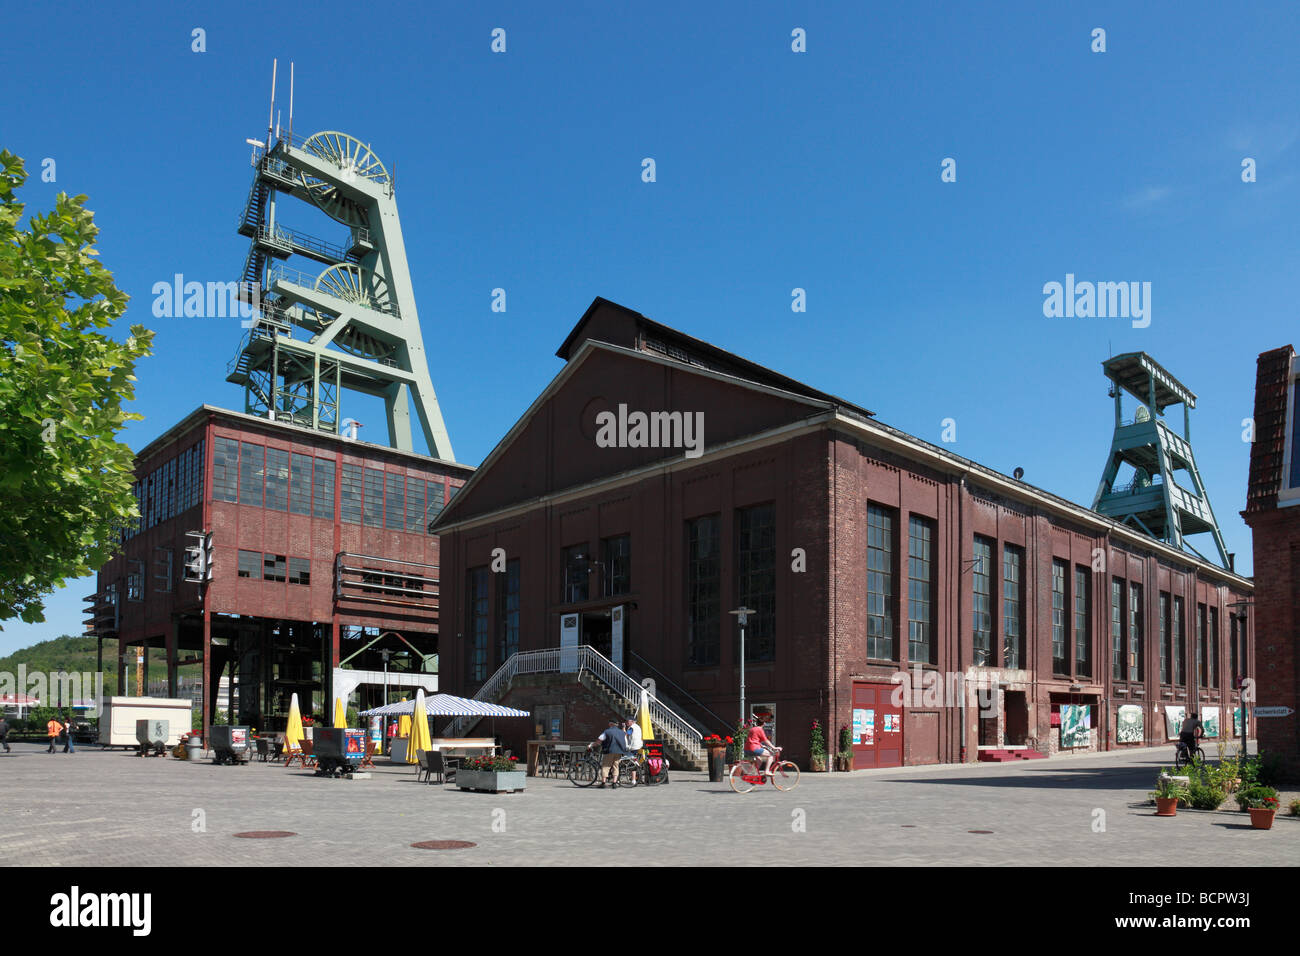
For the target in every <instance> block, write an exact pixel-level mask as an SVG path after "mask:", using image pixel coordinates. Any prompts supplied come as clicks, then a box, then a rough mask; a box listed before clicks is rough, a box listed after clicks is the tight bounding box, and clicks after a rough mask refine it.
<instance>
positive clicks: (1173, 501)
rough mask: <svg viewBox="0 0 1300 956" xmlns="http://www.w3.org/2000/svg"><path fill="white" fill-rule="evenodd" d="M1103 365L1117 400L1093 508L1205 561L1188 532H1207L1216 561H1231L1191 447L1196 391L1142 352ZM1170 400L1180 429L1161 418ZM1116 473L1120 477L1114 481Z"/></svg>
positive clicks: (1114, 359)
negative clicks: (1130, 404)
mask: <svg viewBox="0 0 1300 956" xmlns="http://www.w3.org/2000/svg"><path fill="white" fill-rule="evenodd" d="M1102 368H1103V369H1104V370H1105V372H1106V377H1107V378H1109V379H1110V381H1111V388H1110V396H1111V397H1112V398H1113V399H1114V400H1115V435H1114V438H1113V439H1112V440H1111V447H1110V454H1109V456H1108V457H1107V459H1106V467H1105V469H1104V471H1103V472H1102V476H1101V483H1100V484H1099V485H1098V486H1097V494H1096V497H1095V498H1094V499H1093V502H1092V509H1093V510H1094V511H1097V512H1099V513H1101V514H1103V515H1106V516H1107V517H1110V518H1114V519H1116V520H1117V521H1121V522H1123V523H1125V524H1129V525H1132V526H1134V527H1136V528H1139V529H1140V530H1142V531H1144V532H1146V533H1147V534H1149V535H1151V537H1153V538H1156V539H1158V540H1160V541H1163V542H1165V543H1166V544H1170V545H1172V546H1173V547H1175V548H1178V549H1179V550H1187V551H1191V552H1192V553H1193V554H1196V555H1197V556H1198V557H1201V558H1202V559H1205V560H1210V559H1208V558H1205V555H1203V554H1201V552H1200V551H1198V550H1197V549H1196V548H1194V547H1192V545H1190V544H1189V543H1188V542H1187V540H1186V538H1187V536H1188V535H1192V534H1209V535H1211V536H1212V537H1213V539H1214V545H1215V547H1216V548H1217V549H1218V552H1219V563H1220V564H1221V566H1222V567H1224V568H1229V560H1228V552H1227V549H1226V548H1225V547H1224V543H1223V535H1222V534H1221V533H1220V531H1219V525H1218V523H1217V522H1216V521H1215V519H1214V510H1213V509H1212V508H1211V507H1210V498H1209V495H1207V494H1206V491H1205V484H1204V482H1203V481H1202V480H1201V474H1200V472H1199V471H1198V470H1197V467H1196V458H1195V456H1194V455H1193V454H1192V444H1191V410H1192V409H1193V408H1195V407H1196V395H1195V394H1194V393H1193V392H1192V391H1191V390H1190V389H1188V388H1187V387H1186V386H1185V385H1183V384H1182V383H1181V382H1180V381H1178V379H1176V378H1174V376H1173V375H1171V374H1170V373H1169V372H1168V371H1167V370H1165V369H1164V368H1163V367H1162V366H1161V365H1160V363H1158V362H1157V361H1156V360H1155V359H1153V358H1152V357H1151V356H1150V355H1147V353H1145V352H1126V353H1124V354H1122V355H1116V356H1113V357H1112V358H1109V359H1107V360H1106V361H1105V362H1103V363H1102ZM1124 392H1128V394H1129V395H1131V396H1132V397H1133V398H1135V399H1136V400H1137V408H1136V410H1135V413H1134V416H1133V418H1132V419H1131V420H1125V418H1124V412H1123V407H1122V398H1123V393H1124ZM1174 405H1181V406H1182V408H1183V427H1182V434H1179V433H1178V432H1177V431H1176V430H1175V429H1174V428H1171V427H1170V426H1169V424H1168V422H1167V421H1166V416H1165V412H1166V410H1167V409H1168V408H1170V407H1171V406H1174ZM1126 466H1127V467H1126ZM1121 475H1122V476H1123V477H1124V478H1125V480H1124V481H1123V482H1121V483H1119V484H1117V483H1116V482H1117V480H1118V479H1120V478H1121Z"/></svg>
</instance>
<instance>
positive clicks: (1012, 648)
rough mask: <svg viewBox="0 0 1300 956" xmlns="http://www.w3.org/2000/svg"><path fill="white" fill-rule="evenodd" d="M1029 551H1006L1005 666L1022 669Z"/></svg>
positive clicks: (1008, 547) (1013, 548) (1007, 547)
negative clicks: (1026, 574)
mask: <svg viewBox="0 0 1300 956" xmlns="http://www.w3.org/2000/svg"><path fill="white" fill-rule="evenodd" d="M1024 573H1025V549H1024V548H1020V547H1017V546H1016V545H1014V544H1008V545H1005V546H1004V547H1003V549H1002V666H1003V667H1010V668H1013V669H1018V668H1021V667H1023V666H1024V660H1025V629H1024V616H1025V611H1024V608H1025V582H1024Z"/></svg>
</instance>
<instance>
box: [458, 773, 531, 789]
mask: <svg viewBox="0 0 1300 956" xmlns="http://www.w3.org/2000/svg"><path fill="white" fill-rule="evenodd" d="M527 779H528V774H526V773H524V771H522V770H509V771H506V772H505V773H497V772H495V771H492V770H457V771H456V786H457V787H458V788H460V789H461V790H481V791H485V792H487V793H512V792H514V791H516V790H522V789H524V782H525V781H526V780H527Z"/></svg>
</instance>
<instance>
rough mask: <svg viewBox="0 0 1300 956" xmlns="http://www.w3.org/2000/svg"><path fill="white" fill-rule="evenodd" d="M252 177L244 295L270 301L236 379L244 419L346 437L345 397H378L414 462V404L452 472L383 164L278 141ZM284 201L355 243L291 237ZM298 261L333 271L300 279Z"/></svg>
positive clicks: (393, 441)
mask: <svg viewBox="0 0 1300 956" xmlns="http://www.w3.org/2000/svg"><path fill="white" fill-rule="evenodd" d="M250 142H251V141H250ZM253 166H254V169H255V170H256V172H255V174H254V177H253V185H252V188H251V189H250V190H249V193H248V202H247V204H246V205H245V207H244V212H243V215H242V216H241V217H240V219H239V232H240V234H241V235H245V236H248V237H249V238H250V239H251V240H252V245H251V248H250V249H249V252H248V258H247V260H246V261H245V264H244V274H243V277H242V278H243V282H244V283H245V285H242V286H241V289H245V290H247V289H257V290H260V291H261V308H260V310H258V312H257V313H256V316H255V318H254V319H252V320H250V321H249V323H247V324H249V325H251V328H249V331H248V333H247V335H246V336H245V338H244V340H243V343H242V344H241V347H240V352H239V355H238V357H237V358H236V359H235V360H234V361H233V362H232V363H231V366H230V374H229V375H228V376H227V381H230V382H234V383H236V384H238V385H243V386H244V395H245V398H244V408H245V411H247V412H248V413H249V414H252V415H260V416H263V417H271V416H272V415H273V416H274V418H275V419H276V420H277V421H290V422H293V423H294V424H296V425H301V426H303V427H305V428H313V429H319V430H321V431H328V432H335V433H337V432H338V430H339V423H340V421H341V417H340V398H341V395H342V393H343V392H344V391H345V390H351V391H356V392H361V393H364V394H368V395H376V396H379V397H381V398H383V400H384V405H385V409H386V412H387V418H388V440H389V444H390V445H392V447H394V448H398V449H402V450H404V451H412V450H413V449H412V446H411V423H410V406H411V404H412V403H413V404H414V406H415V411H416V414H417V415H418V416H419V419H420V426H421V427H422V428H423V430H424V439H425V442H426V443H427V445H428V448H429V454H431V455H432V456H434V457H436V458H442V459H445V460H447V461H454V460H455V458H454V455H453V453H452V449H451V439H450V438H449V437H448V435H447V429H446V426H445V425H444V424H443V421H442V413H441V411H440V410H439V408H438V399H437V397H436V396H435V394H434V391H433V382H432V381H431V380H430V378H429V368H428V362H427V359H426V357H425V354H424V343H423V340H422V338H421V335H420V322H419V316H418V313H417V311H416V307H415V295H414V292H413V290H412V288H411V277H410V272H409V269H408V267H407V262H406V247H405V245H404V244H403V242H402V228H401V224H400V223H399V221H398V217H397V201H396V199H395V198H394V187H393V178H392V176H391V175H389V172H388V170H387V169H386V168H385V167H384V164H383V163H382V162H380V160H379V157H377V156H376V155H375V154H374V153H373V152H371V150H370V147H369V146H368V145H366V144H364V143H361V142H360V141H359V140H357V139H356V138H354V137H352V136H349V135H347V134H346V133H338V132H322V133H316V134H315V135H313V136H309V137H307V138H306V139H305V140H299V139H297V138H295V137H294V136H293V135H292V134H291V133H290V134H287V135H277V136H275V137H274V138H271V137H270V136H268V145H267V146H266V147H260V146H259V148H257V149H256V150H255V152H254V154H253ZM280 197H289V198H292V199H297V200H300V201H303V202H309V203H312V204H313V205H315V206H317V207H319V208H320V209H321V210H323V211H324V212H325V213H326V214H327V215H329V216H330V217H331V218H332V219H334V220H335V221H337V222H339V223H342V224H343V225H344V226H346V227H347V228H348V238H347V241H346V242H344V243H341V244H339V243H334V242H330V241H328V240H325V239H321V238H317V237H315V236H310V235H305V234H303V233H301V232H299V231H297V230H294V229H291V228H289V227H288V226H285V225H283V224H282V223H281V222H280V221H279V209H278V201H279V199H280ZM290 256H301V257H303V258H306V259H310V260H313V261H315V262H317V263H320V264H321V265H323V266H324V268H323V269H322V270H321V271H320V272H319V273H309V272H303V271H301V270H298V269H295V268H291V267H289V266H288V265H286V264H285V262H284V260H286V259H288V258H289V257H290ZM295 335H296V336H297V337H295Z"/></svg>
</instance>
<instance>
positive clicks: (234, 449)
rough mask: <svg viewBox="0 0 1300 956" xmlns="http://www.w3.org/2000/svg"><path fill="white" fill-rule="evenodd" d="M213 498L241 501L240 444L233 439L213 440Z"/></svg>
mask: <svg viewBox="0 0 1300 956" xmlns="http://www.w3.org/2000/svg"><path fill="white" fill-rule="evenodd" d="M212 497H213V499H214V500H216V501H238V500H239V442H237V441H235V440H234V439H233V438H214V439H213V440H212Z"/></svg>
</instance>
